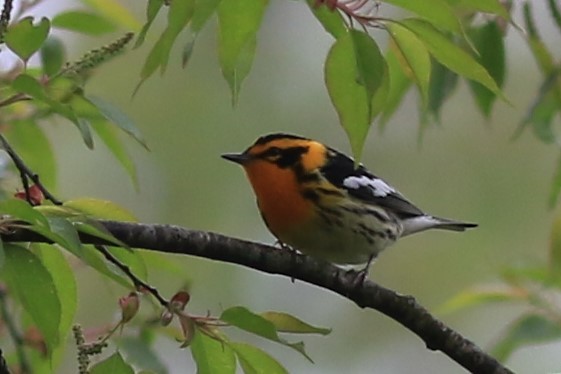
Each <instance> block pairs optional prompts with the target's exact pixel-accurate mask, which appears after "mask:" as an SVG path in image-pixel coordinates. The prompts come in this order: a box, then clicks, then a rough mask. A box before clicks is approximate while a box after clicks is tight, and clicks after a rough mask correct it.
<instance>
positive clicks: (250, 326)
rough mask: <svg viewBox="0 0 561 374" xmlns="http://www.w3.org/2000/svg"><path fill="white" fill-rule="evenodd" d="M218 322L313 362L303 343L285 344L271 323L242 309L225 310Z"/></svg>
mask: <svg viewBox="0 0 561 374" xmlns="http://www.w3.org/2000/svg"><path fill="white" fill-rule="evenodd" d="M220 320H222V321H224V322H226V323H228V324H230V325H232V326H235V327H237V328H239V329H242V330H244V331H247V332H250V333H252V334H255V335H258V336H261V337H262V338H265V339H268V340H271V341H274V342H276V343H280V344H282V345H285V346H287V347H290V348H292V349H294V350H296V351H297V352H299V353H300V354H301V355H302V356H304V357H306V358H307V359H308V360H309V361H310V362H313V361H312V359H311V358H310V357H309V356H308V354H307V353H306V351H305V350H304V343H302V342H297V343H289V342H287V341H286V340H284V339H282V338H281V337H280V336H279V335H278V334H277V330H276V329H275V325H274V324H273V323H271V322H270V321H268V320H266V319H265V318H263V317H261V316H260V315H258V314H255V313H253V312H251V311H249V310H248V309H246V308H244V307H240V306H238V307H232V308H228V309H226V310H225V311H224V312H222V315H221V316H220Z"/></svg>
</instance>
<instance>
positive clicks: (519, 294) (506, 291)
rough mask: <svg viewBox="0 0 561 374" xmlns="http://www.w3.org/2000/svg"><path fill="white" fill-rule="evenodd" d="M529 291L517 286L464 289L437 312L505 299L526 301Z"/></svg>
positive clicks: (447, 311) (446, 312)
mask: <svg viewBox="0 0 561 374" xmlns="http://www.w3.org/2000/svg"><path fill="white" fill-rule="evenodd" d="M527 299H528V293H527V292H526V291H525V290H523V289H517V288H512V287H510V288H506V287H505V288H494V289H493V288H489V289H485V288H479V289H477V288H472V289H467V290H464V291H462V292H460V293H458V294H457V295H455V296H454V297H452V298H450V299H449V300H447V301H446V302H445V303H444V304H443V305H441V306H440V307H439V308H438V310H437V313H442V314H448V313H453V312H456V311H458V310H462V309H466V308H473V307H475V306H479V305H488V304H491V303H498V302H505V301H525V300H527Z"/></svg>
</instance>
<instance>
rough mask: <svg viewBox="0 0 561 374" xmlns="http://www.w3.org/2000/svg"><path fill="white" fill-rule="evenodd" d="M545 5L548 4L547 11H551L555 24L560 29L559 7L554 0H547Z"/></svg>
mask: <svg viewBox="0 0 561 374" xmlns="http://www.w3.org/2000/svg"><path fill="white" fill-rule="evenodd" d="M547 5H549V13H551V17H552V18H553V20H554V21H555V25H556V26H557V28H558V29H559V30H560V31H561V9H559V6H558V4H557V2H556V0H548V1H547Z"/></svg>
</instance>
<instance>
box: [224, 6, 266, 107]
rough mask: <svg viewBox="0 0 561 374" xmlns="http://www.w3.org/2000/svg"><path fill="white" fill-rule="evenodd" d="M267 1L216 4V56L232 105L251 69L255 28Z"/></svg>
mask: <svg viewBox="0 0 561 374" xmlns="http://www.w3.org/2000/svg"><path fill="white" fill-rule="evenodd" d="M268 3H269V2H268V0H225V1H222V2H220V5H219V6H218V23H219V27H220V31H219V36H218V57H219V61H220V67H221V68H222V75H223V76H224V78H225V79H226V81H227V82H228V85H229V86H230V90H231V91H232V104H233V105H235V104H236V103H237V101H238V96H239V92H240V88H241V85H242V82H243V80H244V79H245V77H246V76H247V75H248V73H249V71H250V70H251V65H252V63H253V57H254V55H255V46H256V45H257V31H259V25H260V24H261V21H262V20H263V15H264V13H265V9H266V8H267V5H268Z"/></svg>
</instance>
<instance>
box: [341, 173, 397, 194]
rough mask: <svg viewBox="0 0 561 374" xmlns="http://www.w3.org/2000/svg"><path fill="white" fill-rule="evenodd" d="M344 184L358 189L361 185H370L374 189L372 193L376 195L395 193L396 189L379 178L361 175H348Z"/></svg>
mask: <svg viewBox="0 0 561 374" xmlns="http://www.w3.org/2000/svg"><path fill="white" fill-rule="evenodd" d="M343 186H345V187H347V188H350V189H353V190H358V189H359V188H361V187H368V188H370V189H371V190H372V194H373V195H374V196H376V197H384V196H387V195H389V194H391V193H395V192H396V191H395V189H394V188H393V187H392V186H390V185H389V184H387V183H386V182H384V181H383V180H381V179H379V178H368V177H367V176H364V175H363V176H361V177H355V176H353V177H348V178H345V180H343Z"/></svg>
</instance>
